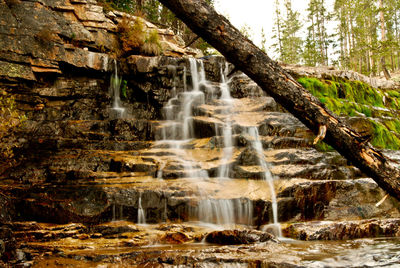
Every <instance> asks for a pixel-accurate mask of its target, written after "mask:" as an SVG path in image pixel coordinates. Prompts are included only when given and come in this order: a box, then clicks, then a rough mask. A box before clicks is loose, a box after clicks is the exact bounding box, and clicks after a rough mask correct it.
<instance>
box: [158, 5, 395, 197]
mask: <svg viewBox="0 0 400 268" xmlns="http://www.w3.org/2000/svg"><path fill="white" fill-rule="evenodd" d="M159 1H160V2H161V3H163V4H164V5H165V6H167V7H168V8H169V9H170V10H171V11H172V12H173V13H175V15H176V16H177V17H178V18H180V19H181V20H182V21H183V22H184V23H186V24H187V26H188V27H189V28H190V29H192V31H193V32H195V33H196V34H198V35H199V36H201V37H202V38H203V39H204V40H206V41H207V42H208V43H210V44H211V45H212V46H214V47H215V48H216V49H217V50H218V51H219V52H221V53H222V54H223V55H224V56H225V57H226V59H227V60H228V61H229V62H231V63H233V64H234V65H235V67H236V68H237V69H239V70H241V71H242V72H244V73H245V74H247V75H248V76H249V77H250V78H251V79H253V80H254V81H255V82H256V83H257V84H258V85H259V86H260V87H261V88H262V89H263V90H264V91H266V92H267V93H268V94H269V95H270V96H271V97H273V98H274V99H275V100H276V101H277V102H278V103H280V104H281V105H282V106H283V107H284V108H286V109H287V110H288V111H289V112H290V113H292V114H293V115H294V116H296V117H297V118H298V119H299V120H300V121H302V122H303V123H304V124H305V125H306V126H307V127H309V128H310V129H311V130H312V131H313V132H314V133H315V134H318V133H319V134H320V135H322V136H324V137H322V136H321V137H320V138H324V141H325V142H326V143H328V144H330V145H331V146H333V147H334V148H335V149H336V150H337V151H338V152H339V153H341V154H342V155H343V156H344V157H346V158H347V159H348V160H349V161H351V163H352V164H353V165H355V166H356V167H358V168H359V169H360V170H361V171H363V172H364V173H365V174H366V175H368V176H370V177H371V178H373V179H374V180H375V182H376V183H377V184H378V185H379V186H380V187H381V188H383V189H384V190H386V191H387V192H388V193H389V194H390V195H392V196H394V197H395V198H397V199H398V200H400V180H399V179H400V171H399V170H398V169H397V168H395V167H394V166H393V165H392V164H391V163H390V162H391V160H390V159H389V158H387V157H386V156H384V155H383V154H382V153H381V152H380V151H379V150H377V149H375V148H373V147H372V146H371V145H370V144H369V142H368V140H366V139H365V138H364V137H362V136H361V135H359V134H358V133H356V132H355V131H353V130H352V129H351V128H350V127H349V126H347V125H346V124H345V123H344V122H342V121H341V120H340V119H339V118H338V117H337V116H336V115H334V114H333V113H332V112H331V111H329V110H328V109H326V108H325V106H324V105H323V104H322V103H321V102H320V101H319V100H318V99H317V98H315V97H314V96H312V95H311V94H310V93H309V92H308V91H307V90H305V89H304V88H303V87H302V86H301V85H300V84H299V83H298V82H297V81H296V80H294V79H293V78H292V77H291V76H290V75H289V74H288V73H286V72H285V71H284V70H283V69H282V68H281V67H280V66H279V65H278V64H277V63H276V62H274V61H272V60H271V59H270V58H269V57H268V56H267V54H265V53H264V52H263V51H261V50H260V49H259V48H258V47H256V46H255V45H254V44H253V43H252V42H251V41H250V40H249V39H248V38H246V37H244V36H243V35H242V34H241V33H240V31H239V30H237V29H236V28H235V27H234V26H232V25H231V24H230V22H229V21H228V20H227V19H226V18H225V17H224V16H222V15H219V14H218V13H217V12H216V11H215V10H214V9H213V8H212V7H211V6H209V5H208V4H206V3H205V1H204V0H159Z"/></svg>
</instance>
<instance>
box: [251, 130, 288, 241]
mask: <svg viewBox="0 0 400 268" xmlns="http://www.w3.org/2000/svg"><path fill="white" fill-rule="evenodd" d="M247 134H248V135H250V136H251V137H252V141H251V146H252V147H253V149H254V150H255V151H256V153H257V156H258V157H257V159H258V163H259V165H260V166H261V167H262V169H263V170H264V173H263V179H264V180H265V181H266V182H267V183H268V186H269V189H270V194H271V204H272V217H273V226H272V227H274V228H275V229H276V232H277V235H278V237H282V230H281V227H280V224H279V222H278V202H277V201H276V193H275V187H274V178H273V177H272V174H271V171H270V169H269V167H268V164H267V162H266V161H265V156H264V150H263V146H262V144H261V141H260V135H259V134H258V129H257V127H249V128H248V129H247Z"/></svg>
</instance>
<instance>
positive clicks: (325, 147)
mask: <svg viewBox="0 0 400 268" xmlns="http://www.w3.org/2000/svg"><path fill="white" fill-rule="evenodd" d="M315 149H316V150H317V151H319V152H332V151H334V150H335V149H333V147H332V146H330V145H328V144H326V143H325V142H323V141H319V142H318V143H317V144H315Z"/></svg>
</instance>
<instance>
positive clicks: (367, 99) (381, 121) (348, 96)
mask: <svg viewBox="0 0 400 268" xmlns="http://www.w3.org/2000/svg"><path fill="white" fill-rule="evenodd" d="M298 82H299V83H300V84H301V85H302V86H303V87H304V88H306V89H307V90H309V91H310V92H311V93H312V94H313V95H314V96H315V97H317V98H318V99H319V100H320V101H321V102H322V103H323V104H324V105H325V106H326V107H327V108H328V109H329V110H331V111H332V112H334V113H335V114H337V115H340V116H345V117H355V116H358V117H360V116H361V117H364V118H368V120H367V122H369V124H367V122H366V120H362V121H363V127H362V129H360V124H358V123H357V124H351V122H350V121H352V122H353V123H354V122H358V121H360V120H358V119H357V120H349V123H350V125H351V126H352V127H353V128H354V129H355V130H356V131H358V132H360V133H361V134H362V135H366V136H371V143H372V145H373V146H376V147H379V148H384V149H395V150H398V149H400V139H399V137H400V121H399V120H398V119H396V118H397V117H398V115H399V110H400V106H399V101H400V92H398V91H396V90H388V91H383V90H381V89H377V88H374V87H371V86H370V85H368V84H366V83H363V82H360V81H349V80H345V79H341V78H332V79H331V80H321V79H317V78H311V77H301V78H299V79H298ZM367 125H368V126H367ZM366 128H368V129H366ZM316 147H317V149H318V150H322V151H327V150H331V147H330V146H327V145H325V144H323V143H320V144H317V146H316Z"/></svg>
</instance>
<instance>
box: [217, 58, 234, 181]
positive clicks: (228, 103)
mask: <svg viewBox="0 0 400 268" xmlns="http://www.w3.org/2000/svg"><path fill="white" fill-rule="evenodd" d="M220 72H221V84H220V89H221V97H220V101H221V104H222V105H223V106H225V109H223V110H222V114H223V115H225V118H224V125H223V128H222V136H223V145H224V147H223V155H222V165H221V167H220V168H219V172H218V177H219V178H221V179H222V178H228V177H229V160H230V159H231V158H232V154H233V142H232V119H231V113H232V104H233V99H232V97H231V94H230V88H229V84H228V83H229V81H227V75H228V63H226V64H225V69H224V70H223V69H222V66H221V68H220Z"/></svg>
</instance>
